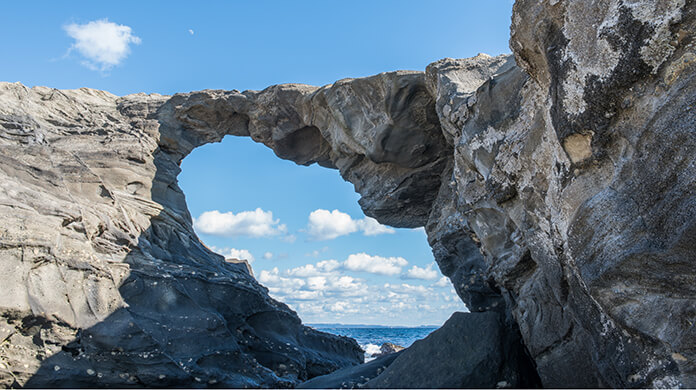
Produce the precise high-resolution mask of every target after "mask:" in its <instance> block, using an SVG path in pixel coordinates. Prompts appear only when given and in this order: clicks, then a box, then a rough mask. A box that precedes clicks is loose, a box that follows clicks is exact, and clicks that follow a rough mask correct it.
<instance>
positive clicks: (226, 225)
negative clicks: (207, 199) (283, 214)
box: [193, 208, 287, 237]
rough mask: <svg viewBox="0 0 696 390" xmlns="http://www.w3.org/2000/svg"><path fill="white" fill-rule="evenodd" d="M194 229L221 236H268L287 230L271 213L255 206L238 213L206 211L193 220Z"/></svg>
mask: <svg viewBox="0 0 696 390" xmlns="http://www.w3.org/2000/svg"><path fill="white" fill-rule="evenodd" d="M193 227H194V228H195V229H196V231H198V232H200V233H205V234H212V235H215V236H223V237H238V236H249V237H268V236H274V235H278V234H284V233H286V232H287V227H286V226H285V225H281V224H280V221H279V220H278V219H273V213H272V212H270V211H263V210H262V209H260V208H257V209H256V210H254V211H242V212H240V213H237V214H235V213H233V212H227V213H221V212H219V211H218V210H212V211H206V212H204V213H203V214H201V215H200V216H199V217H198V218H195V219H194V221H193Z"/></svg>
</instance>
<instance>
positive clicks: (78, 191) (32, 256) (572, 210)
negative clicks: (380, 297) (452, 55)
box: [0, 0, 696, 387]
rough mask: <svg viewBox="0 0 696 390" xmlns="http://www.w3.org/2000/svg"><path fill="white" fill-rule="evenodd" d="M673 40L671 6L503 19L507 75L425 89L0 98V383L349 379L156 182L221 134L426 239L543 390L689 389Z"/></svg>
mask: <svg viewBox="0 0 696 390" xmlns="http://www.w3.org/2000/svg"><path fill="white" fill-rule="evenodd" d="M694 31H696V3H695V2H694V1H691V0H689V1H686V0H642V1H638V0H636V1H620V0H602V1H592V2H590V1H559V0H546V1H531V0H529V1H528V0H518V1H517V3H516V4H515V6H514V12H513V18H512V27H511V34H512V35H511V40H510V44H511V48H512V50H513V56H499V57H490V56H486V55H479V56H477V57H475V58H470V59H464V60H453V59H444V60H441V61H438V62H435V63H433V64H431V65H430V66H428V68H427V69H426V71H425V72H424V73H421V72H392V73H383V74H379V75H376V76H372V77H368V78H363V79H349V80H340V81H337V82H336V83H334V84H332V85H328V86H325V87H321V88H317V87H311V86H306V85H296V84H292V85H280V86H273V87H269V88H268V89H266V90H263V91H260V92H259V91H245V92H238V91H201V92H194V93H189V94H180V95H175V96H173V97H171V98H167V97H162V96H152V95H150V96H146V95H131V96H126V97H123V98H118V97H115V96H113V95H110V94H108V93H105V92H99V91H93V90H87V89H83V90H77V91H58V90H52V89H48V88H33V89H27V88H25V87H23V86H21V85H17V84H2V86H1V87H0V89H1V91H0V145H2V148H1V150H0V158H2V160H3V163H2V164H1V165H0V174H1V175H2V180H0V186H2V191H0V215H2V219H3V221H4V223H3V224H2V226H1V227H0V266H1V267H3V268H2V270H3V272H2V273H0V280H1V281H2V285H3V286H5V287H4V288H5V291H6V292H5V293H3V294H2V296H0V308H1V310H0V311H1V313H2V314H1V315H2V321H3V322H2V324H1V325H0V332H2V333H0V337H2V338H3V340H5V341H4V342H3V344H2V345H1V346H0V348H1V349H0V358H1V360H2V364H4V365H5V367H8V368H6V369H4V371H3V373H2V374H0V375H2V378H3V381H4V382H3V383H5V384H11V383H12V382H13V381H15V380H16V381H17V382H18V383H19V384H24V383H26V381H27V380H29V383H28V384H29V385H31V384H35V385H45V384H53V385H55V384H56V383H57V382H50V380H51V378H58V379H61V380H70V381H74V382H69V384H72V385H79V384H83V385H90V384H94V383H97V382H96V380H97V379H95V378H97V377H98V378H99V380H105V379H104V378H109V381H110V382H108V383H113V384H117V385H125V384H140V385H151V384H156V383H159V382H157V380H158V379H162V380H164V379H165V378H166V380H173V381H189V383H191V384H192V385H195V384H197V383H200V384H201V385H205V384H214V383H223V384H227V385H238V386H239V385H244V384H247V385H261V384H264V385H273V386H280V385H283V384H287V385H292V384H294V383H296V382H297V381H298V380H303V379H306V378H308V377H310V376H314V375H317V374H320V373H323V372H327V371H329V370H331V369H335V368H337V367H340V366H346V365H350V364H352V363H355V362H356V361H357V359H358V358H357V353H358V352H357V346H355V345H354V344H352V343H350V342H349V341H348V340H345V339H338V338H331V337H330V336H327V335H323V334H319V333H316V332H313V331H310V330H308V329H306V328H302V327H301V325H300V324H299V320H298V319H297V317H296V316H295V315H294V313H292V312H291V311H290V310H289V309H288V308H287V307H285V306H284V305H282V304H280V303H278V302H275V301H273V300H272V299H270V298H268V296H267V295H266V293H265V290H264V289H263V288H262V287H260V286H259V285H258V284H257V283H256V282H255V281H254V280H253V278H250V277H249V276H248V274H247V273H246V272H243V270H240V269H239V268H235V266H234V265H232V264H226V263H224V262H223V261H221V259H220V258H218V256H216V255H214V254H212V253H210V251H208V250H207V249H205V248H204V247H203V246H202V245H201V244H200V243H199V242H198V240H197V239H196V237H195V234H194V233H193V230H192V228H191V222H190V216H189V214H188V211H187V210H186V205H185V203H184V197H183V194H181V191H180V190H179V189H178V187H177V185H176V175H177V173H178V164H179V163H180V162H181V160H182V159H183V158H184V157H185V156H186V155H187V154H188V153H190V151H191V150H193V149H194V148H195V147H197V146H200V145H202V144H205V143H209V142H216V141H219V140H221V139H222V137H223V136H225V135H227V134H232V135H237V136H250V137H251V138H253V139H254V140H255V141H257V142H261V143H263V144H265V145H267V146H268V147H270V148H272V149H273V150H274V151H275V153H276V154H277V155H278V156H279V157H281V158H285V159H290V160H293V161H295V162H297V163H298V164H311V163H318V164H320V165H322V166H325V167H328V168H336V169H338V170H339V171H340V173H341V175H342V176H343V178H345V179H346V180H348V181H350V182H351V183H353V184H354V186H355V189H356V191H357V192H359V193H360V194H361V200H360V205H361V206H362V208H363V210H364V211H365V213H366V214H367V215H370V216H372V217H374V218H376V219H378V220H379V221H380V222H382V223H385V224H389V225H392V226H401V227H416V226H425V227H426V231H427V233H428V239H429V242H430V244H431V246H432V248H433V253H434V255H435V258H436V260H437V262H438V264H439V266H440V269H441V270H442V272H443V273H444V274H445V275H447V276H449V277H450V279H451V280H452V282H453V284H454V286H455V289H456V290H457V293H458V294H459V295H460V297H461V298H462V299H463V300H464V301H465V302H466V303H467V305H468V306H469V308H470V309H471V310H472V311H481V312H485V311H495V312H498V315H499V316H500V317H501V318H503V319H504V320H503V321H502V325H501V326H502V328H503V329H504V332H503V336H501V338H502V339H503V343H504V346H503V348H510V350H512V351H516V352H515V353H516V354H517V355H516V356H517V358H518V359H519V361H520V362H523V361H524V359H525V356H527V354H528V356H529V357H531V359H532V361H533V363H534V367H535V369H536V371H537V372H538V374H539V377H540V379H541V381H542V383H543V385H545V386H551V387H566V386H574V387H605V386H610V387H652V386H655V387H662V386H668V387H676V386H688V387H694V386H696V365H695V363H694V362H696V344H695V343H694V340H696V327H695V326H694V323H696V288H695V287H694V286H696V266H695V265H694V264H695V263H694V261H695V260H696V244H695V243H696V198H695V197H694V194H696V182H695V179H696V166H695V165H694V160H695V158H696V136H695V134H696V81H695V79H694V77H695V76H696V47H695V46H694V45H695V43H694ZM230 302H234V304H230ZM269 318H273V320H269ZM269 324H272V325H269ZM285 340H288V342H289V343H290V346H284V345H286V344H284V343H285ZM520 340H521V341H522V344H523V346H522V344H520V343H519V341H520ZM327 343H330V345H329V344H327ZM294 348H297V350H296V349H294ZM333 348H336V350H333ZM185 351H189V352H190V351H195V354H194V356H191V360H188V358H186V359H184V358H183V354H184V352H185ZM189 352H186V353H189ZM399 358H400V357H399ZM399 358H397V360H396V361H398V359H399ZM53 362H55V364H54V363H53ZM25 364H26V365H27V366H24V365H25ZM99 367H109V370H107V371H105V372H100V371H98V370H97V369H98V368H99ZM37 370H38V373H36V374H34V375H33V377H32V374H33V373H34V372H36V371H37ZM10 372H11V374H10ZM99 375H101V376H99ZM161 376H164V378H160V377H161ZM30 378H31V379H30ZM377 379H378V380H376V381H375V383H381V385H385V386H388V383H382V382H383V381H382V380H381V379H379V377H378V378H377ZM129 381H130V382H129ZM199 381H200V382H199ZM216 381H219V382H216ZM167 383H174V382H162V384H165V385H166V384H167ZM181 383H186V382H181Z"/></svg>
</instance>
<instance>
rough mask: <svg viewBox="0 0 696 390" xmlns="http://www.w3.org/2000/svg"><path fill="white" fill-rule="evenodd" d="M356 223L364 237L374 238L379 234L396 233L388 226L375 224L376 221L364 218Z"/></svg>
mask: <svg viewBox="0 0 696 390" xmlns="http://www.w3.org/2000/svg"><path fill="white" fill-rule="evenodd" d="M356 222H357V223H358V228H359V229H360V230H362V232H363V234H364V235H366V236H376V235H379V234H394V233H396V231H395V230H394V229H392V228H390V227H388V226H384V225H382V224H381V223H379V222H377V220H376V219H374V218H370V217H365V218H364V219H361V220H358V221H356Z"/></svg>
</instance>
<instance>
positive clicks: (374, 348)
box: [360, 344, 382, 363]
mask: <svg viewBox="0 0 696 390" xmlns="http://www.w3.org/2000/svg"><path fill="white" fill-rule="evenodd" d="M360 348H362V349H363V350H364V351H365V363H367V362H369V361H371V360H375V357H374V355H376V354H378V353H380V352H382V351H380V349H379V345H375V344H365V345H361V346H360Z"/></svg>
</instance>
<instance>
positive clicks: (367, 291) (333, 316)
mask: <svg viewBox="0 0 696 390" xmlns="http://www.w3.org/2000/svg"><path fill="white" fill-rule="evenodd" d="M358 255H364V254H358ZM364 256H368V257H370V258H378V256H369V255H364ZM404 261H405V260H404ZM347 262H348V260H346V261H343V262H340V261H336V260H323V261H320V262H317V263H313V264H305V265H302V266H299V267H295V268H291V269H286V270H284V271H281V270H279V269H278V268H277V267H276V268H273V269H271V270H270V271H269V270H263V271H261V272H260V274H259V277H258V280H259V282H261V283H262V284H263V285H265V286H266V287H268V289H269V291H270V293H271V295H272V296H273V297H274V298H277V299H279V300H281V301H283V302H285V303H287V304H288V305H290V307H292V308H293V309H294V310H296V311H297V312H298V313H299V314H300V316H301V317H302V318H303V320H304V321H305V322H345V323H356V322H359V323H373V324H411V325H420V324H438V323H442V322H444V321H445V320H446V319H447V318H448V317H449V316H450V314H451V313H452V312H453V311H455V310H466V307H465V306H464V304H463V303H462V302H461V300H459V299H458V298H457V297H456V295H452V294H447V293H443V292H442V290H441V289H440V290H435V288H434V287H428V286H423V285H420V284H418V282H414V283H396V284H390V283H384V281H383V278H380V279H382V281H381V282H378V281H372V282H369V281H367V280H364V279H360V278H357V277H353V276H349V275H345V274H342V273H344V272H345V270H346V269H347V267H346V266H345V264H346V263H347ZM397 263H403V262H402V261H397ZM436 291H437V292H436Z"/></svg>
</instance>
